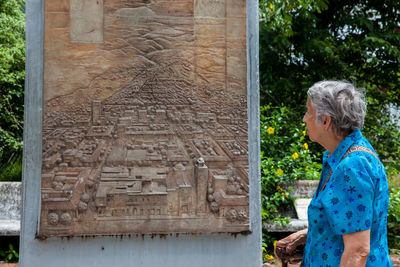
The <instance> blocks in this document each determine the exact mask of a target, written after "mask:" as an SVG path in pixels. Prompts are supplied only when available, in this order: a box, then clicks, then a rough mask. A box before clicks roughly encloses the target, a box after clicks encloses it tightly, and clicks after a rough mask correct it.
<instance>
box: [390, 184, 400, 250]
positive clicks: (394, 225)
mask: <svg viewBox="0 0 400 267" xmlns="http://www.w3.org/2000/svg"><path fill="white" fill-rule="evenodd" d="M388 242H389V247H390V248H394V249H400V188H392V189H391V192H390V195H389V212H388Z"/></svg>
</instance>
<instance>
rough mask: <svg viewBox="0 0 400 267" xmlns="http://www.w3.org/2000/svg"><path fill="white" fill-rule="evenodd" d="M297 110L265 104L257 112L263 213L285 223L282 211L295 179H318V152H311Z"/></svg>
mask: <svg viewBox="0 0 400 267" xmlns="http://www.w3.org/2000/svg"><path fill="white" fill-rule="evenodd" d="M299 117H300V118H301V115H300V113H299V112H296V111H294V110H291V109H289V108H287V107H283V106H282V107H273V106H270V105H266V106H263V107H261V112H260V119H261V125H260V129H261V132H260V134H261V135H260V136H261V190H262V217H263V220H264V221H266V222H273V221H277V222H279V223H285V222H286V221H287V219H284V218H282V217H281V213H282V212H283V211H285V210H287V209H290V207H291V206H292V205H293V198H292V197H291V195H290V191H291V187H290V186H291V184H292V183H293V182H294V181H295V180H299V179H308V180H310V179H311V180H317V179H319V175H320V170H321V164H320V163H319V161H320V160H319V158H320V152H319V151H316V152H314V153H313V152H311V151H310V148H311V147H312V146H311V144H310V143H309V142H307V140H306V137H305V135H306V130H305V126H304V124H303V123H302V122H301V120H300V119H299Z"/></svg>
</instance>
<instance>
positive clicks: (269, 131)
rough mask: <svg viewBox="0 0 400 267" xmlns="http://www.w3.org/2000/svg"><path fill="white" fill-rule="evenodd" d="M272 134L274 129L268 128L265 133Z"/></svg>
mask: <svg viewBox="0 0 400 267" xmlns="http://www.w3.org/2000/svg"><path fill="white" fill-rule="evenodd" d="M274 132H275V129H274V128H272V127H268V129H267V133H269V134H274Z"/></svg>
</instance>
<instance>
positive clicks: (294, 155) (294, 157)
mask: <svg viewBox="0 0 400 267" xmlns="http://www.w3.org/2000/svg"><path fill="white" fill-rule="evenodd" d="M298 157H299V154H297V152H294V153H293V155H292V159H294V160H295V159H297V158H298Z"/></svg>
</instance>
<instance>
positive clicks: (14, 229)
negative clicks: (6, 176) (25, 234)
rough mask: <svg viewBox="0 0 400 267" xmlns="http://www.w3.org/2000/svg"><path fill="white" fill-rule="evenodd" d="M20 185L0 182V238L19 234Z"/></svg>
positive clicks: (18, 183)
mask: <svg viewBox="0 0 400 267" xmlns="http://www.w3.org/2000/svg"><path fill="white" fill-rule="evenodd" d="M20 218H21V183H20V182H0V236H17V235H19V232H20Z"/></svg>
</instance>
